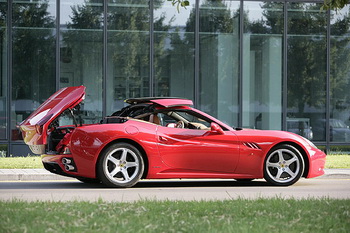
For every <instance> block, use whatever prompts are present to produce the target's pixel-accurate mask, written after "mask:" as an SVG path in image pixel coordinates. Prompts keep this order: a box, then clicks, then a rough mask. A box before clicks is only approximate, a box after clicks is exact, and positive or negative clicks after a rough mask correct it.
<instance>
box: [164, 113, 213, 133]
mask: <svg viewBox="0 0 350 233" xmlns="http://www.w3.org/2000/svg"><path fill="white" fill-rule="evenodd" d="M158 115H160V116H161V117H162V122H163V124H162V125H163V126H165V127H171V128H185V129H198V130H209V129H210V123H211V122H209V121H208V120H205V119H202V118H200V117H199V116H196V115H195V114H194V113H193V112H191V111H183V110H182V111H181V110H173V111H168V112H162V113H160V114H158Z"/></svg>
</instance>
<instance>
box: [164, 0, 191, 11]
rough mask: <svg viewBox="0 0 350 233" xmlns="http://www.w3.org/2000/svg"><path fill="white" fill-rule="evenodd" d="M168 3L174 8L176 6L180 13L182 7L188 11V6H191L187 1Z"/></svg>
mask: <svg viewBox="0 0 350 233" xmlns="http://www.w3.org/2000/svg"><path fill="white" fill-rule="evenodd" d="M167 1H169V2H171V4H173V6H175V5H176V9H177V11H178V12H180V7H183V8H185V9H186V6H189V5H190V2H189V1H186V0H167Z"/></svg>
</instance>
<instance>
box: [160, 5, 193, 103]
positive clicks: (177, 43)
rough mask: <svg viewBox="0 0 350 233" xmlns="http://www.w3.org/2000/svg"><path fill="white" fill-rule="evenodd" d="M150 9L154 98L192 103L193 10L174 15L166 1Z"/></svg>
mask: <svg viewBox="0 0 350 233" xmlns="http://www.w3.org/2000/svg"><path fill="white" fill-rule="evenodd" d="M154 8H155V12H154V76H155V95H156V96H177V97H185V98H189V99H193V97H194V27H193V26H192V24H194V20H195V17H194V16H195V15H194V9H193V8H192V7H190V6H189V7H186V8H187V9H186V10H181V11H180V12H178V11H177V10H176V7H174V6H172V4H171V2H169V1H165V2H162V3H161V2H159V3H158V2H157V4H155V6H154Z"/></svg>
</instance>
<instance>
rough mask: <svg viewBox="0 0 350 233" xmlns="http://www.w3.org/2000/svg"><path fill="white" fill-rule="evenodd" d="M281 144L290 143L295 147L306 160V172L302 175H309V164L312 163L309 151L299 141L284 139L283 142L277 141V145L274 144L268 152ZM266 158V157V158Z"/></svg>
mask: <svg viewBox="0 0 350 233" xmlns="http://www.w3.org/2000/svg"><path fill="white" fill-rule="evenodd" d="M280 145H290V146H293V147H295V148H296V149H297V150H298V151H299V152H300V154H301V155H302V156H303V160H304V172H303V174H302V175H301V176H302V177H307V175H308V174H309V164H310V161H309V157H308V156H307V153H306V151H305V149H304V148H303V147H302V146H300V145H299V144H298V143H296V142H292V141H283V142H279V143H277V144H276V145H274V146H273V147H272V148H271V149H270V150H269V152H268V153H270V151H272V150H273V149H275V148H276V147H277V146H280ZM265 159H266V158H265Z"/></svg>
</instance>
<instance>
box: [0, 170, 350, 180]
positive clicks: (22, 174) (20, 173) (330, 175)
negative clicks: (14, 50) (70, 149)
mask: <svg viewBox="0 0 350 233" xmlns="http://www.w3.org/2000/svg"><path fill="white" fill-rule="evenodd" d="M317 179H350V169H325V174H324V175H323V176H321V177H317ZM41 180H42V181H45V180H75V179H74V178H71V177H65V176H60V175H56V174H52V173H50V172H49V171H46V170H45V169H0V181H41Z"/></svg>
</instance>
